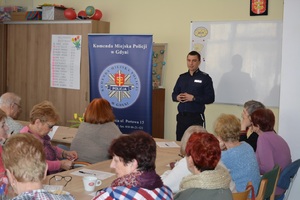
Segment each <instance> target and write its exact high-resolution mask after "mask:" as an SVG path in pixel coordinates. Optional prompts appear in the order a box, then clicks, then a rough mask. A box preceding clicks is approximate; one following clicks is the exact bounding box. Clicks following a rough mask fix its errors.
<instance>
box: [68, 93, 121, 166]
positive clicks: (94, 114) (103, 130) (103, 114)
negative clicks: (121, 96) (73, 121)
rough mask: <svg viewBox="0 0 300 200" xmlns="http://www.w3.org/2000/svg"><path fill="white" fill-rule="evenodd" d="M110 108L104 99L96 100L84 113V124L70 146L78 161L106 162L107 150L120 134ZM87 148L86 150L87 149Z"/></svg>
mask: <svg viewBox="0 0 300 200" xmlns="http://www.w3.org/2000/svg"><path fill="white" fill-rule="evenodd" d="M114 120H115V116H114V114H113V110H112V107H111V105H110V103H109V102H108V101H107V100H106V99H102V98H96V99H94V100H93V101H92V102H91V103H90V104H89V105H88V107H87V109H86V111H85V113H84V122H82V123H81V124H80V126H79V128H78V132H77V134H76V136H75V138H74V139H73V141H72V144H71V150H75V151H76V152H77V153H78V161H84V162H89V163H96V162H100V161H103V160H108V159H109V158H108V153H107V151H108V148H109V146H110V144H111V142H112V140H113V139H115V138H117V137H119V136H120V135H121V134H122V133H121V131H120V129H119V128H118V127H117V125H116V124H115V123H114ZM87 147H88V148H87Z"/></svg>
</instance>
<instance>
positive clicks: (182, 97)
mask: <svg viewBox="0 0 300 200" xmlns="http://www.w3.org/2000/svg"><path fill="white" fill-rule="evenodd" d="M200 63H201V56H200V54H199V53H198V52H197V51H191V52H189V53H188V55H187V67H188V72H186V73H183V74H181V75H180V76H179V78H178V79H177V82H176V84H175V87H174V89H173V93H172V100H173V101H175V102H179V104H178V106H177V109H178V114H177V116H176V120H177V126H176V140H177V141H180V140H181V138H182V136H183V133H184V131H185V130H186V129H187V128H188V127H189V126H191V125H201V126H203V127H204V128H205V116H204V110H205V104H210V103H213V102H214V101H215V92H214V87H213V82H212V79H211V77H210V76H209V75H208V74H206V73H204V72H202V71H200V69H199V65H200Z"/></svg>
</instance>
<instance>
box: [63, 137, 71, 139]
mask: <svg viewBox="0 0 300 200" xmlns="http://www.w3.org/2000/svg"><path fill="white" fill-rule="evenodd" d="M68 138H73V137H63V138H62V139H68Z"/></svg>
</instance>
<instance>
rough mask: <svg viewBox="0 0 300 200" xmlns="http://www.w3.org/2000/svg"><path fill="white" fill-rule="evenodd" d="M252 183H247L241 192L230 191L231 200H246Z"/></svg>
mask: <svg viewBox="0 0 300 200" xmlns="http://www.w3.org/2000/svg"><path fill="white" fill-rule="evenodd" d="M252 189H253V190H254V188H253V185H252V183H251V181H250V182H249V183H248V184H247V187H246V190H245V191H243V192H234V193H232V198H233V200H247V199H248V196H249V193H250V192H251V191H252Z"/></svg>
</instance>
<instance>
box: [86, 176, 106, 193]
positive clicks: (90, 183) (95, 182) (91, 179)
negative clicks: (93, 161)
mask: <svg viewBox="0 0 300 200" xmlns="http://www.w3.org/2000/svg"><path fill="white" fill-rule="evenodd" d="M82 180H83V185H84V189H85V191H88V192H92V191H94V190H95V187H96V186H99V185H101V184H102V181H101V180H100V179H98V178H97V177H96V176H85V177H83V178H82Z"/></svg>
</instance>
